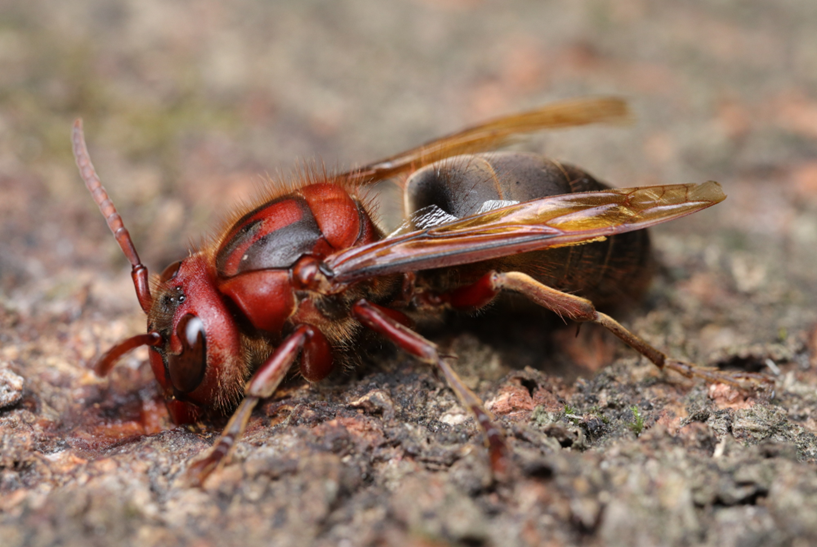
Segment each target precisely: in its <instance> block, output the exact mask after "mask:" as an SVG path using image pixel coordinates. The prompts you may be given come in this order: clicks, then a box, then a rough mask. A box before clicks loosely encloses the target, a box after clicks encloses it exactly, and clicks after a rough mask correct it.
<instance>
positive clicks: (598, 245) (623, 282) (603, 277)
mask: <svg viewBox="0 0 817 547" xmlns="http://www.w3.org/2000/svg"><path fill="white" fill-rule="evenodd" d="M607 187H608V186H607V185H606V184H604V183H602V182H599V181H598V180H596V179H595V178H593V177H592V176H590V175H589V174H587V173H586V172H584V171H582V170H581V169H579V168H577V167H574V166H572V165H567V164H561V163H558V162H554V161H552V160H548V159H546V158H544V157H542V156H539V155H536V154H523V153H515V152H498V153H489V154H474V155H467V156H457V157H454V158H449V159H447V160H443V161H440V162H437V163H434V164H431V165H429V166H427V167H425V168H423V169H421V170H419V171H417V172H416V173H414V174H413V175H412V176H411V177H410V178H409V180H408V181H407V184H406V191H405V203H404V206H405V208H406V213H407V216H409V217H410V216H411V215H412V214H413V213H414V212H416V211H419V210H420V209H422V208H424V207H428V206H429V205H435V206H437V207H439V208H440V209H442V210H443V211H444V212H446V213H448V214H450V215H453V216H455V217H458V218H463V217H466V216H470V215H473V214H476V213H478V212H480V211H481V210H485V207H486V203H487V204H488V205H487V206H488V207H494V208H495V207H498V206H501V205H502V203H501V202H502V201H514V202H522V201H530V200H533V199H539V198H543V197H547V196H553V195H559V194H569V193H575V192H587V191H593V190H601V189H604V188H607ZM491 202H496V203H491ZM649 246H650V245H649V236H648V234H647V231H646V230H638V231H635V232H628V233H624V234H619V235H615V236H613V237H610V238H607V239H606V240H604V241H599V242H595V243H588V244H584V245H574V246H571V247H562V248H558V249H550V250H546V251H537V252H533V253H525V254H522V255H516V256H511V257H506V258H503V259H499V260H492V261H486V262H481V263H478V264H470V265H466V266H461V267H458V268H448V269H446V270H442V271H436V272H428V274H427V275H426V277H427V278H428V279H427V281H428V283H429V284H430V285H432V286H433V288H435V289H436V290H448V289H451V288H455V287H456V286H460V285H464V284H467V283H470V282H472V281H474V280H475V279H476V278H478V277H479V276H480V275H482V274H483V273H484V272H486V271H488V270H490V269H495V270H499V271H521V272H524V273H526V274H528V275H530V276H532V277H534V278H535V279H537V280H539V281H540V282H542V283H544V284H546V285H548V286H550V287H553V288H556V289H559V290H563V291H567V292H571V293H577V294H580V295H581V296H584V297H586V298H589V299H590V300H592V301H593V302H594V303H595V304H596V305H599V306H609V305H615V304H618V303H621V302H622V301H627V300H632V299H636V298H638V297H640V296H641V294H642V293H643V291H644V290H645V289H646V286H647V284H648V282H649V278H650V274H651V260H650V251H649Z"/></svg>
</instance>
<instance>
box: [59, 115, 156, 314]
mask: <svg viewBox="0 0 817 547" xmlns="http://www.w3.org/2000/svg"><path fill="white" fill-rule="evenodd" d="M71 141H72V142H73V145H74V159H75V160H76V162H77V167H79V174H80V176H81V177H82V180H84V181H85V187H86V188H88V191H89V192H91V196H93V198H94V201H96V204H97V205H98V206H99V210H100V212H101V213H102V216H104V217H105V221H106V222H107V223H108V228H110V229H111V232H113V236H114V238H116V242H117V243H119V248H120V249H122V252H123V253H125V256H126V257H127V258H128V260H130V263H131V265H132V266H133V269H132V271H131V277H132V278H133V286H134V287H135V288H136V297H137V298H138V299H139V305H140V306H141V307H142V310H143V311H144V312H145V313H148V312H149V311H150V307H151V304H152V303H153V297H151V295H150V285H149V284H148V270H147V268H146V267H145V266H144V265H143V264H142V262H141V261H140V260H139V254H138V253H137V252H136V247H134V245H133V240H132V239H131V237H130V233H128V229H127V228H125V224H124V222H122V217H120V216H119V213H117V212H116V207H114V205H113V202H112V201H111V199H110V198H109V197H108V193H107V192H106V191H105V188H103V187H102V182H100V180H99V177H98V176H97V174H96V170H94V166H93V164H92V163H91V157H90V156H89V155H88V147H87V146H85V135H84V134H83V132H82V120H81V119H79V118H77V119H76V120H75V121H74V130H73V132H72V134H71Z"/></svg>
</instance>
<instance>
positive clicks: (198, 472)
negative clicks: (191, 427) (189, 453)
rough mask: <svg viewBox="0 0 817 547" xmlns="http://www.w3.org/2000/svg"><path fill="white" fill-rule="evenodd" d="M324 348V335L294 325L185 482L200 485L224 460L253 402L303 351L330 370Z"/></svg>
mask: <svg viewBox="0 0 817 547" xmlns="http://www.w3.org/2000/svg"><path fill="white" fill-rule="evenodd" d="M327 348H328V343H327V341H326V338H325V337H324V336H323V334H321V332H320V331H319V330H317V329H316V328H314V327H312V326H310V325H300V326H299V327H297V328H296V329H295V331H294V332H293V333H292V334H290V335H289V336H288V337H287V338H286V340H284V343H283V344H281V345H280V346H279V347H278V349H276V350H275V352H274V353H273V354H272V355H271V356H270V357H269V358H268V359H267V360H266V361H265V362H264V364H263V365H261V367H260V368H259V369H258V370H257V371H256V372H255V374H254V375H253V377H252V378H250V381H249V382H247V385H246V386H245V387H244V400H243V401H241V404H239V405H238V408H237V409H236V410H235V412H234V413H233V415H232V417H231V418H230V421H229V422H228V423H227V427H225V428H224V431H223V432H222V433H221V436H220V437H219V438H218V439H217V440H216V442H215V443H214V445H213V448H212V449H211V450H210V451H209V452H208V453H206V454H205V455H204V456H203V457H201V458H198V459H197V460H195V461H194V462H192V463H191V464H190V466H189V467H188V468H187V471H186V473H185V483H186V484H189V485H195V486H200V485H201V484H203V483H204V481H205V480H206V479H207V477H208V476H210V474H211V473H212V472H213V471H215V470H216V469H218V468H219V467H221V466H223V465H224V464H225V463H226V462H227V460H228V458H229V455H230V453H231V452H232V451H233V447H234V446H235V443H236V442H237V441H238V439H239V438H241V434H242V433H243V432H244V429H245V428H246V427H247V422H248V421H249V419H250V415H251V414H252V411H253V408H255V405H256V404H258V401H259V400H261V399H264V398H267V397H270V396H272V394H273V393H275V390H276V389H278V386H279V385H280V384H281V381H282V380H283V379H284V377H285V376H286V375H287V373H288V372H289V370H290V369H291V368H292V365H293V364H294V363H295V360H296V359H297V358H298V355H299V354H300V353H301V352H302V350H303V353H304V358H305V360H306V361H309V362H311V366H312V367H313V368H317V369H321V370H326V371H328V370H330V369H331V359H332V355H331V353H330V352H328V351H327ZM327 359H328V360H329V361H328V362H327V361H326V360H327ZM315 361H323V362H320V363H316V362H315Z"/></svg>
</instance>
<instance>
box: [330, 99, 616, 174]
mask: <svg viewBox="0 0 817 547" xmlns="http://www.w3.org/2000/svg"><path fill="white" fill-rule="evenodd" d="M629 118H630V113H629V110H628V109H627V104H626V103H625V102H624V101H623V100H621V99H616V98H612V97H603V98H590V99H577V100H572V101H563V102H559V103H553V104H549V105H546V106H543V107H541V108H538V109H536V110H530V111H528V112H522V113H520V114H515V115H511V116H505V117H502V118H497V119H495V120H491V121H488V122H486V123H483V124H481V125H477V126H475V127H472V128H469V129H465V130H463V131H460V132H458V133H453V134H451V135H447V136H445V137H442V138H439V139H436V140H433V141H431V142H428V143H426V144H423V145H422V146H418V147H417V148H412V149H411V150H407V151H405V152H402V153H400V154H397V155H396V156H392V157H390V158H386V159H384V160H380V161H378V162H375V163H372V164H369V165H366V166H364V167H361V168H360V169H356V170H354V171H350V172H348V173H344V174H342V175H340V176H339V177H338V178H340V179H345V180H347V181H349V182H351V183H352V184H370V183H373V182H377V181H381V180H384V179H388V178H390V177H393V176H395V175H398V174H401V173H404V172H408V171H414V170H417V169H420V168H421V167H423V166H425V165H428V164H430V163H433V162H435V161H439V160H442V159H445V158H450V157H451V156H456V155H459V154H473V153H476V152H485V151H488V150H493V149H495V148H497V147H499V146H502V145H503V144H506V143H507V142H508V141H509V140H511V139H512V138H513V137H515V136H518V135H523V134H525V133H533V132H536V131H541V130H543V129H555V128H560V127H573V126H579V125H587V124H591V123H602V122H606V123H617V122H618V123H620V122H624V121H627V120H628V119H629Z"/></svg>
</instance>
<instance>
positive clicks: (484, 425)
mask: <svg viewBox="0 0 817 547" xmlns="http://www.w3.org/2000/svg"><path fill="white" fill-rule="evenodd" d="M390 311H391V310H389V309H388V308H381V307H380V306H377V305H375V304H372V303H371V302H368V301H366V300H359V301H358V302H357V303H356V304H355V305H354V306H352V314H353V315H354V317H355V318H356V319H357V320H358V321H360V322H361V323H362V324H363V325H365V326H366V327H368V328H370V329H372V330H374V331H376V332H378V333H380V334H381V335H383V336H385V337H386V338H388V339H389V340H391V341H392V342H394V344H396V345H397V346H398V347H400V348H401V349H403V350H405V351H407V352H408V353H410V354H412V355H414V356H415V357H418V358H419V359H420V360H421V361H423V362H426V363H428V364H431V365H436V366H437V367H439V369H440V370H441V371H442V373H443V375H444V376H445V379H446V381H447V382H448V386H449V387H450V388H451V389H452V390H453V391H454V393H455V394H456V395H457V398H458V399H459V401H460V404H461V405H462V406H463V407H465V408H466V409H467V410H469V411H470V412H471V414H472V415H473V416H474V418H475V419H476V421H477V423H478V424H479V427H480V429H482V432H483V435H484V436H485V442H486V444H487V445H488V450H489V455H490V458H491V471H492V472H493V474H494V476H495V477H497V478H503V477H505V476H506V474H507V467H508V457H507V453H508V448H507V446H506V444H505V437H504V436H503V434H502V431H501V430H500V429H499V428H498V427H497V426H496V424H494V417H493V416H492V415H491V413H489V412H488V411H487V410H486V409H485V407H484V406H483V405H482V401H481V400H480V399H479V397H477V396H476V394H474V392H473V391H471V390H470V389H468V386H466V385H465V384H464V383H463V382H462V380H461V379H460V377H459V376H457V373H456V372H454V369H452V368H451V366H450V365H449V364H448V363H447V362H446V361H445V359H444V358H443V357H442V356H441V355H440V353H439V351H437V345H436V344H434V343H433V342H431V341H429V340H426V339H425V338H423V337H422V336H420V335H419V334H417V333H416V332H414V331H413V330H411V329H409V328H408V327H406V326H405V325H403V324H401V323H400V322H398V321H397V320H395V319H393V318H392V317H390V316H389V312H390Z"/></svg>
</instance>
